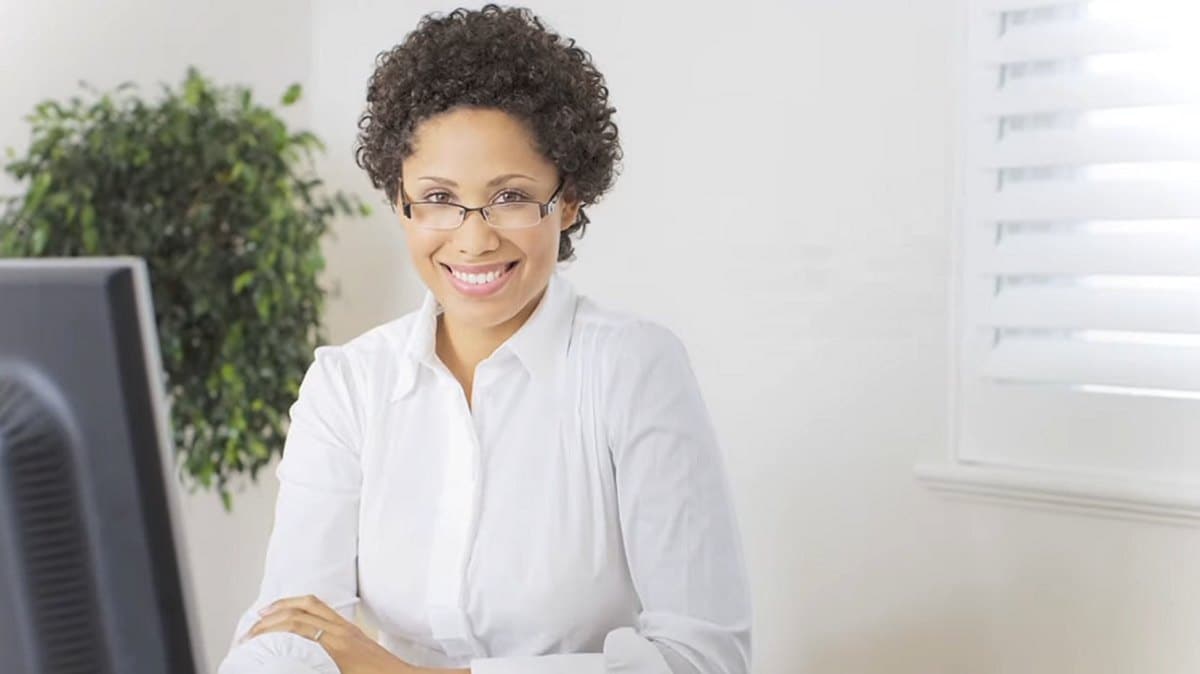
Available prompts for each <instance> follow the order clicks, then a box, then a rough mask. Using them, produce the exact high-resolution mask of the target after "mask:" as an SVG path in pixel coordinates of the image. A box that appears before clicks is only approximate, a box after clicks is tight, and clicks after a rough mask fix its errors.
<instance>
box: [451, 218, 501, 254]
mask: <svg viewBox="0 0 1200 674" xmlns="http://www.w3.org/2000/svg"><path fill="white" fill-rule="evenodd" d="M455 243H456V244H457V245H458V250H459V252H461V253H463V254H465V255H471V256H479V255H482V254H484V253H487V252H489V251H492V250H495V249H496V248H498V247H499V246H500V236H499V235H498V234H496V230H495V229H493V228H492V226H491V225H489V224H488V223H487V221H486V220H484V219H483V213H481V212H480V211H471V212H470V213H467V217H466V219H465V220H463V223H462V226H461V227H459V228H458V229H457V230H455Z"/></svg>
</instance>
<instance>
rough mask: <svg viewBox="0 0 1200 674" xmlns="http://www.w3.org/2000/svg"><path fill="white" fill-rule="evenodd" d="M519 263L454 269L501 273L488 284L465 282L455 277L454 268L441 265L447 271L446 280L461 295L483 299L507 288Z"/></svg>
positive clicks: (518, 261)
mask: <svg viewBox="0 0 1200 674" xmlns="http://www.w3.org/2000/svg"><path fill="white" fill-rule="evenodd" d="M519 263H520V260H517V261H516V262H510V263H507V264H506V263H500V264H494V265H487V266H480V267H465V268H464V267H454V269H484V270H489V271H487V272H484V273H485V274H486V273H499V275H498V276H497V277H496V278H495V279H494V280H492V281H490V282H487V283H471V282H469V281H464V280H463V279H460V278H458V277H457V276H455V275H454V273H453V272H452V271H451V269H452V268H451V267H450V266H449V265H447V264H444V263H440V264H442V268H443V269H445V270H446V271H445V274H446V278H447V280H449V282H450V285H452V286H454V288H455V289H456V290H458V292H459V293H461V294H463V295H465V296H467V297H475V298H481V297H487V296H490V295H493V294H495V293H498V292H500V291H501V290H502V289H503V288H504V287H505V286H507V285H508V281H509V280H510V279H511V278H512V276H513V274H512V270H513V268H514V267H516V266H517V265H518V264H519ZM468 273H473V274H479V272H468ZM480 280H482V279H480Z"/></svg>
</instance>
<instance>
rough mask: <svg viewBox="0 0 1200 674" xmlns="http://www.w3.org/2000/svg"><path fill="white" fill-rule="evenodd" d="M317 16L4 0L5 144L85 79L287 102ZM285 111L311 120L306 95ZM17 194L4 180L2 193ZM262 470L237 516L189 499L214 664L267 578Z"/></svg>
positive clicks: (304, 73)
mask: <svg viewBox="0 0 1200 674" xmlns="http://www.w3.org/2000/svg"><path fill="white" fill-rule="evenodd" d="M309 17H310V14H309V11H308V8H307V7H306V6H305V5H303V4H297V3H294V2H288V1H287V0H269V1H267V0H257V1H256V2H245V3H244V2H237V1H235V0H221V1H219V2H198V3H182V2H180V3H176V2H152V1H150V0H119V1H110V2H104V3H99V2H87V1H85V0H70V1H68V0H55V1H53V2H45V3H37V2H23V1H21V0H0V63H2V64H4V65H2V66H0V92H2V93H0V148H2V147H10V146H11V147H16V148H24V147H26V146H27V144H28V139H29V130H28V126H27V124H26V123H25V122H24V121H22V120H21V117H22V116H23V115H25V114H27V113H28V112H29V111H31V110H32V108H33V106H34V105H35V104H36V103H37V102H38V101H41V100H44V99H46V98H58V99H61V98H65V97H68V96H71V95H75V94H78V93H81V92H80V90H79V89H78V88H77V86H76V83H77V81H78V80H80V79H84V80H87V81H88V82H90V83H91V84H93V85H95V86H97V87H100V88H102V89H106V88H110V87H113V86H116V85H117V84H119V83H121V82H124V81H127V80H129V81H134V82H137V83H138V84H139V85H140V86H142V87H144V88H145V91H146V92H147V94H149V95H153V94H154V93H155V92H156V88H157V83H158V82H168V83H171V84H173V85H174V84H178V83H179V82H180V81H181V80H182V78H183V76H184V74H185V70H186V67H187V65H188V64H194V65H196V66H198V67H199V68H200V69H201V70H202V71H203V72H204V73H205V74H207V75H208V76H210V77H212V78H213V79H214V80H215V81H216V82H219V83H227V84H232V83H239V84H249V85H251V86H252V87H253V88H254V90H255V96H256V98H259V99H260V100H262V101H264V102H268V101H269V102H274V101H277V100H278V99H279V96H280V95H281V94H282V93H283V91H284V90H285V89H286V88H287V86H288V85H289V84H290V83H292V82H296V81H300V82H305V81H307V79H308V71H309V57H310V54H311V50H310V49H309ZM282 116H283V117H284V118H285V119H286V120H287V121H288V122H289V123H291V124H296V125H300V126H306V125H307V118H308V103H307V101H306V100H305V99H302V101H301V103H298V104H297V105H296V106H295V107H293V108H288V109H285V110H283V111H282ZM14 189H15V186H14V184H13V182H12V181H11V180H9V179H8V177H7V175H4V176H0V193H3V194H11V193H12V192H13V190H14ZM262 476H263V477H262V482H261V484H260V485H258V486H257V487H255V488H252V489H248V490H246V491H245V493H242V494H240V495H238V496H237V497H236V502H235V506H234V507H235V513H234V516H230V515H228V514H226V512H225V511H224V509H222V507H221V505H220V502H219V500H218V499H217V498H216V497H214V496H213V495H212V494H210V493H208V492H199V493H197V494H193V495H190V496H188V497H186V498H185V500H184V513H183V516H184V528H185V531H186V534H187V537H188V542H189V551H190V557H189V559H190V565H191V568H192V571H193V574H194V580H195V584H196V594H197V596H199V597H200V598H201V601H200V606H199V611H200V623H201V626H202V630H203V634H202V638H203V640H204V643H205V646H206V649H207V652H208V660H209V662H211V663H213V666H214V667H215V663H216V662H217V659H216V658H217V655H218V654H219V653H222V652H223V651H224V650H225V648H226V647H227V646H228V643H229V637H230V636H231V635H232V633H233V628H234V625H235V623H236V619H237V617H238V615H239V614H240V613H241V612H242V611H244V610H245V608H246V606H248V605H249V603H250V601H251V600H252V599H253V595H254V593H255V592H256V590H257V587H258V582H259V578H260V576H261V573H262V562H263V556H264V554H265V552H266V538H265V536H266V533H265V532H266V531H268V530H269V528H270V525H271V520H272V509H273V506H274V498H275V490H276V484H275V482H274V473H273V468H272V469H269V470H266V471H264V472H263V473H262Z"/></svg>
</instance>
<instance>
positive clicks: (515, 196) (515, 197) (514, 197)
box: [497, 190, 528, 202]
mask: <svg viewBox="0 0 1200 674" xmlns="http://www.w3.org/2000/svg"><path fill="white" fill-rule="evenodd" d="M506 194H507V195H512V196H511V197H510V198H508V199H504V198H503V197H504V196H505V195H506ZM499 196H500V197H501V198H498V199H497V201H501V202H504V201H523V200H526V199H528V197H526V196H525V195H524V194H522V193H520V192H517V191H516V190H504V191H503V192H501V193H500V195H499Z"/></svg>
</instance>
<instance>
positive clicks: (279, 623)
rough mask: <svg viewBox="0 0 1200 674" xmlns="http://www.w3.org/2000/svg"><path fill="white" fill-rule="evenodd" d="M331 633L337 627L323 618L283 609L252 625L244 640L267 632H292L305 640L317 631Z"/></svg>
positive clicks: (300, 611)
mask: <svg viewBox="0 0 1200 674" xmlns="http://www.w3.org/2000/svg"><path fill="white" fill-rule="evenodd" d="M319 629H321V630H325V631H326V632H333V631H335V630H336V629H337V626H336V625H334V624H333V623H331V622H330V621H328V620H325V619H324V618H320V617H318V616H314V615H313V614H311V613H308V612H306V611H302V610H299V609H285V610H280V611H276V612H274V613H271V614H270V615H268V616H266V617H264V618H263V619H262V620H259V621H258V622H257V623H255V624H254V627H251V628H250V631H249V632H247V633H246V636H245V637H244V638H245V639H253V638H254V637H256V636H258V635H260V634H266V633H267V632H292V633H295V634H298V635H300V636H302V637H304V638H306V639H312V638H313V636H314V635H316V633H317V630H319Z"/></svg>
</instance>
